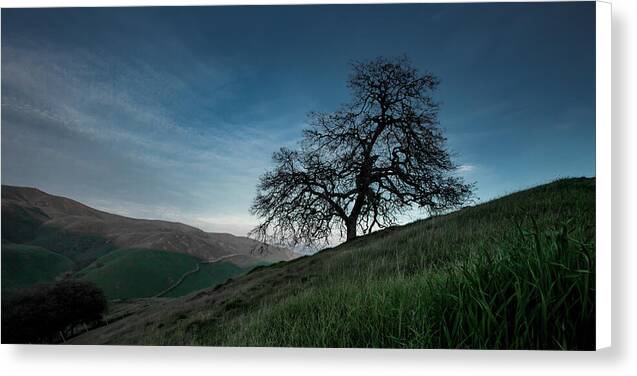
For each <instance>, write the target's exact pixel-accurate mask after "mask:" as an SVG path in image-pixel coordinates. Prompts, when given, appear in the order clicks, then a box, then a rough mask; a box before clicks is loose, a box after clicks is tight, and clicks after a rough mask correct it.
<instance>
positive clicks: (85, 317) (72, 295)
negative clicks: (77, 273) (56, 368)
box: [2, 280, 107, 343]
mask: <svg viewBox="0 0 637 376" xmlns="http://www.w3.org/2000/svg"><path fill="white" fill-rule="evenodd" d="M7 295H8V296H6V295H5V293H3V297H2V342H3V343H55V342H59V341H60V340H62V338H61V336H60V334H61V335H62V336H64V338H68V336H69V335H70V334H72V332H73V330H74V328H76V327H77V326H78V325H81V324H93V323H95V322H98V321H100V320H101V318H102V314H103V313H104V312H105V310H106V308H107V301H106V298H105V297H104V293H103V292H102V290H100V289H99V288H98V287H97V286H96V285H95V284H93V283H92V282H88V281H77V280H62V281H59V282H55V283H51V284H46V285H39V286H34V287H31V288H28V289H23V290H20V291H17V292H14V293H10V294H7Z"/></svg>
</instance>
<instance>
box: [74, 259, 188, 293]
mask: <svg viewBox="0 0 637 376" xmlns="http://www.w3.org/2000/svg"><path fill="white" fill-rule="evenodd" d="M199 261H200V260H199V259H198V258H196V257H193V256H190V255H186V254H183V253H175V252H166V251H156V250H141V249H120V250H116V251H113V252H111V253H109V254H107V255H106V256H103V257H100V258H99V259H97V261H95V262H93V263H92V264H91V265H90V266H88V267H87V268H85V269H83V270H81V271H80V272H78V273H77V275H76V276H77V277H78V278H82V279H87V280H90V281H93V282H95V283H96V284H97V285H98V286H99V287H100V288H102V289H103V290H104V293H105V294H106V296H107V297H108V298H109V299H130V298H142V297H150V296H154V295H155V294H157V293H159V292H161V291H163V290H164V289H166V288H168V287H170V286H171V285H172V284H173V283H175V282H176V281H177V280H179V278H181V276H182V275H183V274H184V273H186V272H187V271H189V270H192V269H194V268H195V267H196V265H197V263H198V262H199Z"/></svg>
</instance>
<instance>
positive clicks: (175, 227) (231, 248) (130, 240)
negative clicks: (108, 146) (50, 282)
mask: <svg viewBox="0 0 637 376" xmlns="http://www.w3.org/2000/svg"><path fill="white" fill-rule="evenodd" d="M51 233H53V234H54V236H51V235H50V234H51ZM43 234H47V235H46V236H47V239H49V238H52V239H55V241H58V242H61V240H59V239H61V238H64V239H65V240H64V242H63V244H66V243H68V240H66V239H67V238H69V237H71V238H73V237H77V238H78V239H79V238H81V239H89V240H82V241H81V242H79V241H75V242H73V246H72V247H74V249H75V251H76V252H79V253H81V252H82V251H83V250H82V249H81V248H82V245H81V244H87V246H86V248H87V249H88V248H96V247H98V246H110V247H115V248H118V249H125V248H131V249H153V250H162V251H170V252H177V253H185V254H188V255H191V256H194V257H197V258H200V259H202V260H208V259H215V258H219V257H223V256H227V255H232V254H238V255H241V256H239V257H234V258H232V259H229V261H230V262H233V263H236V264H240V265H250V264H254V263H257V262H262V261H268V262H275V261H284V260H290V259H292V258H294V257H295V256H296V255H295V254H294V252H293V251H291V250H289V249H285V248H281V247H275V246H268V247H267V249H266V252H264V253H263V254H255V253H254V252H253V250H254V249H255V248H256V246H257V245H259V243H258V242H257V241H256V240H253V239H249V238H246V237H240V236H234V235H231V234H225V233H209V232H205V231H203V230H200V229H198V228H195V227H192V226H188V225H185V224H183V223H177V222H168V221H161V220H148V219H134V218H128V217H124V216H120V215H116V214H111V213H107V212H104V211H100V210H97V209H93V208H91V207H89V206H86V205H84V204H82V203H80V202H77V201H74V200H72V199H69V198H66V197H61V196H54V195H51V194H48V193H46V192H43V191H41V190H39V189H36V188H29V187H16V186H9V185H2V239H3V240H8V241H11V242H14V243H35V244H39V243H42V242H43V241H42V240H39V239H41V238H42V237H43ZM78 243H81V244H80V245H78ZM96 244H97V245H96ZM47 245H49V244H47ZM78 247H79V248H78ZM53 248H55V247H53ZM87 252H88V251H87ZM91 259H93V257H87V261H91Z"/></svg>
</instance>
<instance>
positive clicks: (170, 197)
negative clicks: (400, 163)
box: [2, 2, 595, 235]
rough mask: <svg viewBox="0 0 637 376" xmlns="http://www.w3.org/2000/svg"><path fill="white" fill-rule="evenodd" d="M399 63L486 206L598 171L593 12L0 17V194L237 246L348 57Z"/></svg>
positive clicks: (159, 11)
mask: <svg viewBox="0 0 637 376" xmlns="http://www.w3.org/2000/svg"><path fill="white" fill-rule="evenodd" d="M403 54H405V55H407V56H408V57H409V58H410V59H411V60H412V62H413V64H414V65H415V66H416V67H418V68H419V69H421V70H423V71H424V70H427V71H430V72H432V73H434V74H436V75H437V76H438V77H440V79H441V85H440V87H439V90H438V91H437V92H436V94H435V99H437V100H438V101H440V102H441V112H440V122H441V126H442V127H443V129H444V130H445V133H446V135H447V137H448V140H449V146H450V148H451V149H452V150H453V151H454V153H455V155H456V157H455V160H456V162H457V163H458V164H459V165H461V168H460V171H459V173H460V174H462V175H464V176H465V177H466V178H467V179H468V180H469V181H475V182H476V183H477V195H478V197H479V198H480V200H482V201H483V200H488V199H491V198H494V197H497V196H500V195H503V194H506V193H509V192H512V191H515V190H518V189H522V188H526V187H530V186H533V185H535V184H539V183H543V182H547V181H549V180H551V179H554V178H557V177H564V176H594V175H595V5H594V3H593V2H587V3H536V4H524V3H522V4H520V3H518V4H513V3H508V4H454V5H441V4H423V5H363V6H360V5H359V6H352V5H349V6H346V5H339V6H286V7H282V6H277V7H274V6H271V7H267V6H266V7H264V6H260V7H256V6H255V7H177V8H110V9H109V8H78V9H31V10H15V9H13V10H7V9H3V10H2V183H3V184H13V185H26V186H34V187H38V188H40V189H42V190H45V191H47V192H50V193H53V194H58V195H64V196H67V197H71V198H73V199H76V200H79V201H82V202H84V203H86V204H88V205H91V206H93V207H97V208H100V209H103V210H107V211H110V212H114V213H118V214H123V215H128V216H133V217H143V218H158V219H167V220H173V221H180V222H185V223H188V224H192V225H195V226H198V227H200V228H202V229H205V230H208V231H222V232H231V233H235V234H238V235H244V234H245V233H246V232H247V231H248V230H249V229H250V228H251V227H252V226H253V225H254V224H255V223H256V220H255V218H252V217H251V216H250V214H249V211H248V209H249V206H250V203H251V201H252V198H253V197H254V194H255V185H256V183H257V181H258V177H259V175H260V174H262V173H263V172H264V171H265V170H267V169H268V168H269V167H271V162H270V155H271V154H272V152H273V151H275V150H277V149H278V148H279V147H281V146H293V145H294V144H295V143H296V142H297V141H298V139H299V138H300V136H301V130H302V129H303V128H304V126H305V122H306V120H307V118H306V114H307V113H308V112H309V111H331V110H335V109H336V108H337V106H338V105H339V104H341V103H344V102H346V101H348V99H349V93H348V91H347V88H346V86H345V82H346V79H347V76H348V73H349V64H350V63H351V62H352V61H354V60H365V59H370V58H374V57H376V56H379V55H383V56H398V55H403ZM418 215H421V214H414V216H418ZM405 220H409V218H406V219H405Z"/></svg>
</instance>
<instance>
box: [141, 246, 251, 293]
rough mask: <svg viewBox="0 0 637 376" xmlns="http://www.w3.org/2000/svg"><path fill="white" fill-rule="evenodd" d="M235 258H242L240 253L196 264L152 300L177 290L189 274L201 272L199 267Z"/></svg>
mask: <svg viewBox="0 0 637 376" xmlns="http://www.w3.org/2000/svg"><path fill="white" fill-rule="evenodd" d="M236 256H243V255H242V254H240V253H233V254H231V255H225V256H221V257H217V258H214V259H208V260H206V261H201V262H198V263H197V267H195V268H194V269H193V270H189V271H187V272H186V273H184V274H183V275H182V276H181V278H179V280H177V282H175V283H173V284H172V285H171V286H170V287H168V288H166V289H165V290H163V291H161V292H160V293H159V294H156V295H153V296H152V298H160V297H161V296H162V295H165V294H167V293H168V292H170V291H172V290H173V289H175V288H177V286H179V285H181V283H182V282H183V281H184V280H185V279H186V278H187V277H188V276H189V275H191V274H194V273H197V272H198V271H199V270H201V265H203V264H214V263H215V262H219V261H223V260H226V259H229V258H231V257H236Z"/></svg>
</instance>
